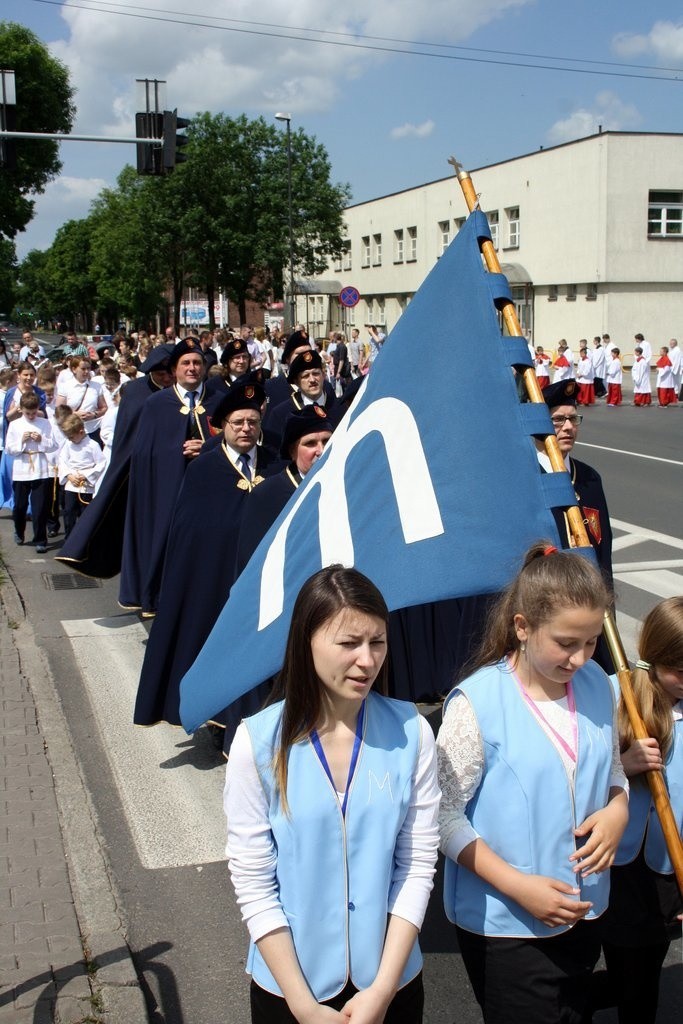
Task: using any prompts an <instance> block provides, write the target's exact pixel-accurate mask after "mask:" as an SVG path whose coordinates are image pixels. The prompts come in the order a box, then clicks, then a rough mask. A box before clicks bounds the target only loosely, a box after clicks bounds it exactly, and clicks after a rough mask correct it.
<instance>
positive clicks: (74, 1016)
mask: <svg viewBox="0 0 683 1024" xmlns="http://www.w3.org/2000/svg"><path fill="white" fill-rule="evenodd" d="M91 1014H92V1003H91V1002H90V998H88V999H86V1000H83V999H74V998H73V997H72V996H62V995H60V996H58V997H57V1003H56V1006H55V1017H54V1019H55V1024H80V1021H82V1020H83V1018H84V1017H85V1018H86V1019H87V1018H88V1017H89V1016H91ZM131 1024H133V1021H131Z"/></svg>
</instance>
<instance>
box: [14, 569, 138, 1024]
mask: <svg viewBox="0 0 683 1024" xmlns="http://www.w3.org/2000/svg"><path fill="white" fill-rule="evenodd" d="M0 600H1V601H2V603H3V605H4V608H5V612H6V615H7V619H8V620H9V623H10V625H11V626H12V627H13V637H14V644H15V647H16V650H17V653H18V655H19V663H20V667H21V672H22V675H23V676H24V678H25V680H26V682H27V685H28V686H29V689H30V690H31V693H32V694H33V698H34V700H35V705H36V712H37V715H38V721H39V726H40V731H41V733H42V735H43V737H44V740H45V748H46V750H45V752H46V756H47V759H48V762H49V764H50V767H51V769H52V774H53V778H54V786H55V795H56V799H57V806H58V811H59V818H60V825H61V832H62V841H63V843H64V849H65V852H66V861H67V870H68V874H69V882H70V885H71V891H72V895H73V900H74V906H75V909H76V916H77V919H78V925H79V928H80V932H81V938H82V942H83V947H84V950H85V952H86V957H87V959H88V962H89V963H91V964H92V965H93V973H92V974H91V976H90V982H91V986H92V988H93V992H94V994H95V995H96V996H99V999H98V1002H99V1004H100V1008H101V1015H100V1019H101V1021H102V1024H147V1022H148V1021H149V1015H148V1012H147V1007H146V1003H145V999H144V995H143V992H142V988H141V986H140V980H139V978H138V975H137V973H136V971H135V966H134V964H133V959H132V956H131V953H130V949H129V947H128V944H127V942H126V935H125V924H124V920H123V917H122V912H121V909H120V908H121V906H122V904H121V901H120V899H119V897H118V892H117V887H116V883H115V881H114V879H113V877H112V875H111V872H110V870H109V864H108V861H107V857H106V853H105V851H104V849H103V847H102V845H101V844H100V841H99V838H98V837H99V835H100V829H99V824H98V820H97V814H96V811H95V808H94V806H93V803H92V800H91V798H90V793H89V792H88V788H87V786H86V784H85V781H84V779H83V777H82V775H81V772H80V767H79V764H78V759H77V757H76V755H75V753H74V748H73V744H72V741H71V734H70V731H69V726H68V723H67V721H66V717H65V715H64V711H63V708H62V704H61V702H60V700H59V695H58V692H57V689H56V686H55V682H54V679H53V677H52V673H51V670H50V666H49V664H48V662H47V658H46V657H45V656H44V655H43V653H42V651H41V650H40V649H39V647H38V646H37V643H36V638H35V634H34V632H33V628H32V626H31V624H30V622H29V621H28V620H27V618H26V615H25V611H24V606H23V604H22V600H21V596H20V594H19V592H18V590H17V588H16V585H15V583H14V580H13V579H12V577H11V575H10V571H9V568H8V567H7V566H6V565H5V566H4V579H3V581H2V585H1V586H0ZM71 1002H73V998H70V997H68V996H63V997H61V998H59V997H58V999H57V1005H56V1019H57V1020H59V1021H64V1022H68V1021H71V1020H74V1019H76V1018H74V1017H73V1015H72V1009H73V1008H72V1007H71V1006H69V1005H66V1004H67V1003H71Z"/></svg>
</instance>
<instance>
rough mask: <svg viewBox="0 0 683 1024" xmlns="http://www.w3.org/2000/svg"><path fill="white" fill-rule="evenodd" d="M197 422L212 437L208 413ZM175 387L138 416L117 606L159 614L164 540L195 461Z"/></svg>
mask: <svg viewBox="0 0 683 1024" xmlns="http://www.w3.org/2000/svg"><path fill="white" fill-rule="evenodd" d="M200 405H201V407H202V408H203V409H204V411H203V412H200V413H198V415H197V419H198V420H199V425H200V428H201V432H202V435H203V437H204V438H205V439H206V438H208V437H210V435H211V431H210V428H209V419H208V413H207V411H206V408H205V406H204V405H203V402H202V401H201V399H200ZM184 409H185V410H187V406H185V405H184V404H183V402H182V401H181V399H180V397H179V395H178V392H177V391H176V389H175V387H172V388H168V389H166V390H165V391H160V392H158V393H157V394H156V395H152V396H151V397H150V398H149V399H148V400H147V401H146V402H145V404H144V406H143V408H142V412H141V414H140V420H139V424H138V430H137V433H136V435H135V441H134V443H133V451H132V454H131V459H130V479H129V484H128V501H127V505H126V522H125V533H124V538H123V558H122V561H121V581H120V585H119V604H120V605H121V606H122V607H123V608H128V609H131V610H134V611H137V610H140V611H142V614H143V615H153V614H154V613H155V612H156V608H157V602H158V599H159V588H160V586H161V574H162V570H163V566H164V555H165V554H166V542H167V540H168V531H169V528H170V525H171V517H172V515H173V508H174V506H175V503H176V499H177V497H178V493H179V491H180V487H181V484H182V482H183V477H184V475H185V470H186V469H187V468H188V465H189V463H190V462H192V461H193V460H192V459H187V458H186V457H185V456H184V455H183V444H184V442H185V441H186V440H187V438H188V433H189V427H190V417H189V415H188V414H187V412H185V413H184V412H183V410H184Z"/></svg>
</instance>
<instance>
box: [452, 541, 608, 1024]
mask: <svg viewBox="0 0 683 1024" xmlns="http://www.w3.org/2000/svg"><path fill="white" fill-rule="evenodd" d="M609 604H610V595H609V593H608V590H607V588H606V586H605V584H604V582H603V580H602V577H601V576H600V574H599V572H598V571H597V569H595V568H594V566H593V565H592V564H591V563H590V562H589V561H588V559H587V558H584V557H582V556H581V555H578V554H574V553H570V552H564V551H558V550H557V549H556V548H555V547H553V546H552V545H550V544H548V543H547V542H545V543H539V544H537V545H535V546H534V547H533V548H531V549H530V551H529V552H528V553H527V555H526V558H525V561H524V565H523V567H522V569H521V571H520V572H519V574H518V575H517V577H516V579H515V580H514V581H513V582H512V583H511V585H510V586H509V587H508V588H507V590H506V591H505V592H504V593H503V594H502V595H501V597H500V599H499V600H498V602H497V603H496V604H495V605H494V606H493V608H492V610H491V613H490V615H489V620H488V623H487V628H486V630H485V633H484V637H485V639H484V641H483V643H482V647H481V649H480V651H479V653H478V655H477V656H476V657H475V661H474V664H473V666H472V668H471V673H470V674H468V675H467V678H464V679H462V681H461V682H460V683H459V684H458V686H457V687H456V688H455V689H454V690H453V691H452V692H451V694H450V695H449V696H448V697H447V698H446V704H445V712H444V721H443V725H442V727H441V730H440V732H439V736H438V738H437V750H438V756H439V783H440V786H441V789H442V793H443V797H442V804H441V814H440V825H441V849H442V851H443V852H444V854H445V855H446V872H445V878H444V904H445V908H446V914H447V916H448V917H449V919H450V920H451V921H453V922H454V923H455V924H456V925H457V933H458V943H459V946H460V951H461V953H462V957H463V961H464V963H465V967H466V969H467V972H468V975H469V978H470V981H471V983H472V987H473V989H474V993H475V996H476V998H477V1001H478V1002H479V1004H480V1006H481V1009H482V1013H483V1017H484V1021H485V1022H486V1024H503V1022H504V1024H516V1022H519V1024H548V1022H549V1021H558V1022H562V1024H579V1022H580V1021H581V1020H582V1015H583V1012H584V1010H585V1009H587V1007H588V1003H589V996H590V976H591V973H592V971H593V968H594V967H595V964H596V962H597V960H598V957H599V954H600V936H599V933H598V931H597V929H596V922H595V918H597V917H599V915H600V914H601V913H603V911H604V910H605V908H606V906H607V899H608V891H609V873H608V869H609V867H610V865H611V863H612V860H613V858H614V854H615V852H616V849H617V845H618V843H619V839H620V838H621V834H622V832H623V830H624V828H625V826H626V820H627V812H628V805H627V797H626V793H625V785H626V783H625V779H624V775H623V770H622V768H621V764H620V760H619V743H618V734H617V730H616V723H615V713H614V712H615V708H614V696H613V693H612V689H611V686H610V682H609V679H608V678H607V676H606V675H605V673H604V672H603V671H602V669H601V668H600V667H599V666H598V665H597V664H596V662H594V661H591V657H592V655H593V652H594V651H595V645H596V643H597V639H598V637H599V635H600V632H601V630H602V622H603V618H604V614H605V609H606V608H607V607H608V606H609Z"/></svg>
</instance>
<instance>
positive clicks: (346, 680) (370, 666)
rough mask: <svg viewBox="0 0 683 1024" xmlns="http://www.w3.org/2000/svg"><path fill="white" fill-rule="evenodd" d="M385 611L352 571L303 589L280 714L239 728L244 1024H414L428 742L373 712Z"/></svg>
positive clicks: (235, 795)
mask: <svg viewBox="0 0 683 1024" xmlns="http://www.w3.org/2000/svg"><path fill="white" fill-rule="evenodd" d="M387 618H388V613H387V608H386V605H385V603H384V600H383V598H382V595H381V594H380V592H379V591H378V590H377V588H376V587H375V586H374V584H372V583H371V582H370V581H369V580H368V579H367V578H366V577H365V576H363V575H361V573H359V572H357V571H356V570H355V569H345V568H343V567H342V566H339V565H337V566H330V567H328V568H326V569H323V570H321V571H320V572H318V573H316V575H315V576H312V577H311V579H309V580H308V581H307V582H306V583H305V584H304V586H303V588H302V590H301V592H300V594H299V596H298V598H297V600H296V603H295V605H294V611H293V613H292V623H291V627H290V632H289V638H288V642H287V650H286V654H285V661H284V665H283V668H282V671H281V673H280V676H279V681H278V683H277V684H276V692H275V694H274V698H273V699H274V703H272V704H271V705H270V706H269V707H267V708H266V709H265V710H264V711H262V712H260V713H259V714H257V715H254V716H253V717H252V718H248V719H246V720H245V721H244V722H243V723H242V724H241V725H240V727H239V728H238V730H237V733H236V735H235V739H234V741H233V745H232V748H231V751H230V759H229V761H228V768H227V778H226V785H225V811H226V815H227V821H228V845H227V854H228V860H229V864H230V871H231V876H232V881H233V884H234V886H235V890H236V894H237V901H238V903H239V905H240V907H241V910H242V916H243V918H244V920H245V922H246V924H247V926H248V928H249V933H250V937H251V946H250V951H249V958H248V963H247V970H248V972H249V973H250V974H251V976H252V984H251V1012H252V1021H253V1022H254V1024H279V1022H281V1021H282V1022H290V1024H291V1022H299V1024H318V1022H319V1024H332V1022H334V1021H338V1022H340V1024H341V1022H344V1024H346V1022H349V1021H350V1022H351V1024H381V1022H382V1021H384V1022H386V1024H419V1022H420V1021H421V1020H422V1006H423V1002H424V996H423V989H422V975H421V968H422V957H421V954H420V949H419V946H418V941H417V936H418V932H419V930H420V927H421V924H422V919H423V916H424V913H425V910H426V906H427V901H428V898H429V893H430V890H431V888H432V879H433V873H434V865H435V861H436V855H437V850H438V825H437V813H438V803H439V790H438V786H437V782H436V753H435V746H434V739H433V736H432V735H431V730H430V728H429V726H428V724H427V723H426V721H425V720H424V719H423V718H422V717H421V716H420V715H419V714H418V712H417V710H416V708H415V706H414V705H412V704H408V703H405V702H403V701H396V700H390V699H388V698H387V697H384V696H381V695H380V692H381V691H382V690H383V688H384V682H385V673H386V661H385V659H386V654H387V639H386V637H387Z"/></svg>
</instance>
